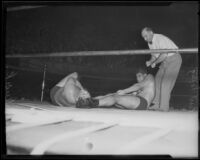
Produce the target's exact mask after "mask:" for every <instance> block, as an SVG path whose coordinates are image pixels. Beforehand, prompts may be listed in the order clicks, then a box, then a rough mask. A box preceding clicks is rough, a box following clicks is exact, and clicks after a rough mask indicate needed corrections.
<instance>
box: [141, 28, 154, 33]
mask: <svg viewBox="0 0 200 160" xmlns="http://www.w3.org/2000/svg"><path fill="white" fill-rule="evenodd" d="M142 31H147V32H153V30H152V29H151V28H150V27H144V28H143V29H142Z"/></svg>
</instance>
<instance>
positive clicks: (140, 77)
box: [136, 68, 147, 82]
mask: <svg viewBox="0 0 200 160" xmlns="http://www.w3.org/2000/svg"><path fill="white" fill-rule="evenodd" d="M146 76H147V70H146V69H144V68H139V69H138V70H137V73H136V78H137V81H138V82H142V81H143V80H144V79H145V78H146Z"/></svg>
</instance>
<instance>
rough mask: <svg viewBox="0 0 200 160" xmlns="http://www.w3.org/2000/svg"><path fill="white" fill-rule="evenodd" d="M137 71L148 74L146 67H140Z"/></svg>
mask: <svg viewBox="0 0 200 160" xmlns="http://www.w3.org/2000/svg"><path fill="white" fill-rule="evenodd" d="M136 73H142V74H147V69H146V68H144V67H140V68H138V69H137V71H136Z"/></svg>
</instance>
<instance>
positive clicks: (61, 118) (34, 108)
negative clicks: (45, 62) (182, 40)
mask: <svg viewBox="0 0 200 160" xmlns="http://www.w3.org/2000/svg"><path fill="white" fill-rule="evenodd" d="M168 52H178V53H181V54H188V53H191V54H197V53H198V49H197V48H188V49H177V50H167V49H166V50H127V51H88V52H86V51H84V52H65V53H64V52H63V53H52V54H27V55H21V54H18V55H17V54H16V55H6V58H19V57H21V58H26V57H49V56H51V57H59V56H60V57H65V56H102V55H115V56H116V55H140V54H150V53H168ZM44 71H45V70H44ZM44 73H45V72H44ZM44 80H45V74H44V78H43V84H44ZM43 89H44V85H42V90H43ZM42 97H43V94H41V102H38V103H35V102H17V101H15V102H6V104H5V112H6V113H5V115H6V146H7V154H8V155H12V154H22V155H23V154H24V155H27V154H30V155H48V154H56V155H170V156H172V157H173V158H174V157H175V158H177V157H197V156H198V130H199V129H198V112H194V111H187V112H186V111H173V112H160V111H149V110H148V111H139V110H122V109H113V108H109V109H105V108H92V109H80V108H75V107H74V106H71V107H67V108H65V107H59V106H53V105H52V104H50V103H43V102H42Z"/></svg>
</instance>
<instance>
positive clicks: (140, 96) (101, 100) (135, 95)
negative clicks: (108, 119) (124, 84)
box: [94, 69, 155, 110]
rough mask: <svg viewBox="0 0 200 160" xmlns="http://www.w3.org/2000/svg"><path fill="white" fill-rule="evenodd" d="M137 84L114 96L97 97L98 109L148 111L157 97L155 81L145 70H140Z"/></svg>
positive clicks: (137, 75)
mask: <svg viewBox="0 0 200 160" xmlns="http://www.w3.org/2000/svg"><path fill="white" fill-rule="evenodd" d="M136 77H137V82H138V83H136V84H134V85H132V86H130V87H129V88H127V89H123V90H119V91H117V92H116V93H113V94H107V95H105V96H98V97H95V98H94V99H96V100H97V101H98V103H96V104H98V105H97V107H110V106H115V107H117V108H121V109H133V110H134V109H135V110H146V109H148V107H149V105H150V104H151V102H152V100H153V98H154V96H155V81H154V77H153V76H152V75H151V74H147V72H146V70H145V69H139V70H138V72H137V74H136Z"/></svg>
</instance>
